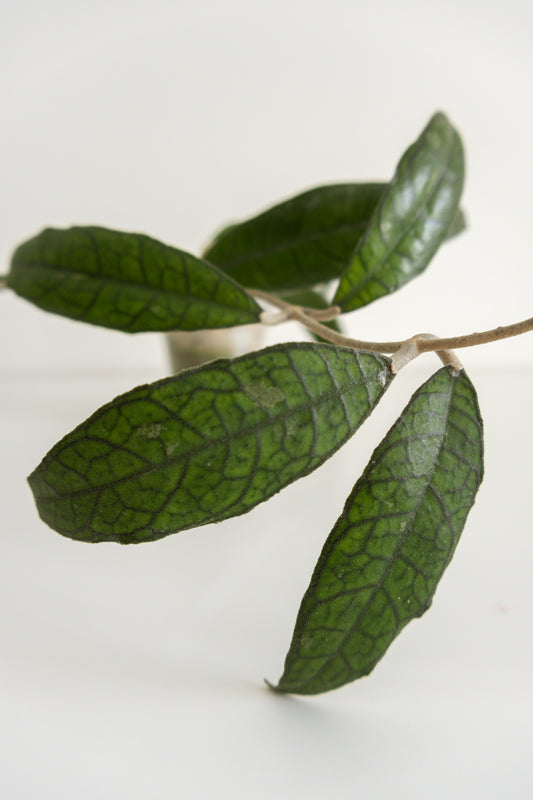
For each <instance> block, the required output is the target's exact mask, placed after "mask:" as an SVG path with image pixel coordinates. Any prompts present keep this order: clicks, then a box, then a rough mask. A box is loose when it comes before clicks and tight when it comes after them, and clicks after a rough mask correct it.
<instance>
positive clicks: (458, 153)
mask: <svg viewBox="0 0 533 800" xmlns="http://www.w3.org/2000/svg"><path fill="white" fill-rule="evenodd" d="M463 181H464V154H463V147H462V143H461V139H460V137H459V135H458V133H457V131H456V130H455V129H454V128H453V126H452V125H451V124H450V122H449V121H448V119H447V118H446V117H445V116H444V114H442V113H438V114H435V116H433V117H432V119H431V120H430V122H429V124H428V125H427V127H426V128H425V129H424V131H423V132H422V134H421V136H420V137H419V139H418V140H417V141H416V142H415V143H414V144H413V145H411V147H409V149H408V150H407V151H406V153H405V154H404V155H403V156H402V158H401V160H400V162H399V164H398V168H397V170H396V174H395V175H394V178H393V179H392V181H391V183H390V184H389V186H388V187H387V189H386V190H385V192H384V193H383V195H382V197H381V199H380V201H379V203H378V205H377V206H376V208H375V210H374V212H373V215H372V219H371V221H370V222H369V224H368V227H367V229H366V231H365V233H364V235H363V236H362V237H361V239H360V240H359V242H358V244H357V246H356V248H355V251H354V253H353V256H352V257H351V260H350V263H349V265H348V266H347V268H346V271H345V272H344V274H343V275H342V277H341V280H340V283H339V287H338V289H337V293H336V295H335V298H334V301H333V302H334V303H336V304H337V305H339V306H341V308H342V309H343V310H344V311H351V310H353V309H356V308H360V307H361V306H364V305H366V304H367V303H371V302H372V301H373V300H377V299H378V298H380V297H383V296H385V295H387V294H390V293H391V292H395V291H397V289H400V288H401V287H402V286H404V285H405V284H406V283H407V282H408V281H410V280H412V279H413V278H415V277H416V276H417V275H419V274H420V273H421V272H422V271H423V270H424V269H425V268H426V266H427V265H428V263H429V262H430V260H431V259H432V258H433V256H434V254H435V253H436V251H437V249H438V248H439V246H440V244H441V243H442V242H443V241H444V239H446V237H447V235H448V231H449V230H450V229H451V230H452V232H453V230H454V226H456V227H457V226H459V227H460V216H459V217H457V216H456V215H457V211H458V204H459V199H460V197H461V192H462V188H463Z"/></svg>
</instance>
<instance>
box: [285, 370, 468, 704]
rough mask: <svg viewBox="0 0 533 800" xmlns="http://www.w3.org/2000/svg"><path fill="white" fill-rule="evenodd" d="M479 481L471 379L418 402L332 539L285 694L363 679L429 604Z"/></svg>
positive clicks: (436, 389)
mask: <svg viewBox="0 0 533 800" xmlns="http://www.w3.org/2000/svg"><path fill="white" fill-rule="evenodd" d="M482 474H483V441H482V421H481V417H480V414H479V408H478V404H477V398H476V393H475V391H474V387H473V386H472V384H471V383H470V381H469V379H468V377H467V376H466V375H465V373H464V372H460V373H456V372H454V371H453V370H451V369H450V368H448V367H446V368H444V369H441V370H440V371H439V372H437V373H436V374H435V375H434V376H433V377H432V378H430V380H429V381H428V382H427V383H426V384H425V385H424V386H422V387H421V388H420V389H418V391H417V392H416V393H415V394H414V395H413V397H412V399H411V401H410V403H409V404H408V406H407V407H406V409H405V410H404V412H403V414H402V415H401V417H400V418H399V419H398V420H397V422H396V423H395V425H394V426H393V428H392V429H391V430H390V431H389V433H388V434H387V436H386V437H385V439H384V440H383V441H382V442H381V444H380V445H379V447H378V448H377V449H376V451H375V452H374V454H373V456H372V458H371V460H370V463H369V464H368V466H367V468H366V470H365V472H364V473H363V475H362V477H361V478H360V480H359V481H358V482H357V483H356V485H355V487H354V490H353V492H352V494H351V495H350V497H349V498H348V500H347V502H346V505H345V507H344V511H343V513H342V515H341V516H340V518H339V520H338V521H337V523H336V525H335V527H334V528H333V530H332V532H331V534H330V535H329V537H328V539H327V541H326V543H325V546H324V549H323V551H322V554H321V555H320V558H319V560H318V563H317V566H316V568H315V571H314V574H313V577H312V579H311V583H310V585H309V588H308V589H307V592H306V594H305V596H304V598H303V601H302V605H301V608H300V611H299V614H298V619H297V621H296V628H295V631H294V636H293V640H292V643H291V646H290V650H289V653H288V655H287V659H286V662H285V671H284V673H283V676H282V678H281V680H280V682H279V686H278V689H279V690H280V691H283V692H292V693H296V694H317V693H319V692H325V691H328V690H330V689H334V688H336V687H338V686H342V685H343V684H345V683H348V682H349V681H353V680H354V679H355V678H360V677H362V676H363V675H367V674H368V673H369V672H370V671H371V670H372V669H373V668H374V666H375V665H376V664H377V662H378V661H379V660H380V658H381V657H382V656H383V654H384V653H385V651H386V650H387V648H388V647H389V645H390V644H391V642H392V641H393V639H394V638H395V637H396V636H397V635H398V634H399V633H400V631H401V630H402V628H403V627H404V626H405V625H406V624H407V623H408V622H409V621H410V620H411V619H413V618H414V617H418V616H421V615H422V614H423V613H424V612H425V611H426V610H427V609H428V608H429V606H430V604H431V601H432V598H433V594H434V592H435V590H436V587H437V584H438V582H439V580H440V578H441V575H442V573H443V572H444V570H445V569H446V567H447V565H448V563H449V561H450V559H451V558H452V555H453V552H454V550H455V547H456V545H457V542H458V540H459V536H460V535H461V532H462V530H463V527H464V524H465V521H466V517H467V514H468V512H469V510H470V508H471V507H472V505H473V503H474V499H475V496H476V492H477V490H478V487H479V484H480V482H481V479H482Z"/></svg>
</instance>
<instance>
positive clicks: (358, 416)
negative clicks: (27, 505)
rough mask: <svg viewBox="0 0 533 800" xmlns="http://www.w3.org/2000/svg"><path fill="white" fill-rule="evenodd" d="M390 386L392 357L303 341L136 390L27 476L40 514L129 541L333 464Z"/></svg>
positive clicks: (240, 505) (80, 531) (210, 514)
mask: <svg viewBox="0 0 533 800" xmlns="http://www.w3.org/2000/svg"><path fill="white" fill-rule="evenodd" d="M391 380H392V373H391V371H390V359H388V358H385V357H384V356H378V355H373V354H371V353H356V352H354V351H353V350H348V349H345V348H336V347H334V346H333V345H319V344H314V343H312V342H305V343H295V344H285V345H276V346H274V347H271V348H267V349H265V350H261V351H259V352H256V353H249V354H248V355H245V356H242V357H240V358H236V359H234V360H231V359H221V360H219V361H213V362H211V363H209V364H207V365H205V366H202V367H198V368H196V369H191V370H187V371H185V372H183V373H180V374H179V375H177V376H176V377H173V378H169V379H166V380H163V381H159V382H157V383H153V384H150V385H147V386H140V387H138V388H136V389H133V390H132V391H130V392H128V393H127V394H124V395H122V396H121V397H118V398H116V399H115V400H113V401H112V402H111V403H109V404H107V405H105V406H103V407H102V408H101V409H100V410H99V411H97V412H96V413H95V414H93V415H92V416H91V417H90V418H89V419H88V420H86V421H85V422H84V423H82V424H81V425H80V426H79V427H77V428H76V429H75V430H74V431H72V432H71V433H69V434H68V435H67V436H66V437H65V438H64V439H63V440H62V441H61V442H59V443H58V444H57V445H56V446H55V447H54V448H52V450H51V451H50V452H49V453H48V455H47V456H46V457H45V458H44V460H43V461H42V463H41V464H40V465H39V467H37V469H36V470H35V472H34V473H33V474H32V475H31V476H30V477H29V482H30V486H31V489H32V491H33V494H34V496H35V500H36V503H37V507H38V510H39V514H40V516H41V518H42V519H43V520H44V522H46V523H47V524H48V525H50V526H51V527H52V528H54V529H55V530H56V531H58V532H59V533H61V534H64V535H65V536H70V537H71V538H73V539H81V540H85V541H90V542H97V541H118V542H122V543H124V544H127V543H135V542H144V541H150V540H153V539H159V538H161V537H163V536H167V535H168V534H170V533H175V532H177V531H179V530H185V529H187V528H192V527H195V526H198V525H205V524H206V523H209V522H218V521H220V520H223V519H226V518H227V517H232V516H236V515H238V514H243V513H245V512H246V511H249V510H250V509H251V508H253V507H254V506H256V505H257V504H258V503H261V502H262V501H263V500H266V499H268V498H269V497H271V496H272V495H273V494H275V493H276V492H278V491H279V490H280V489H282V488H283V487H284V486H287V484H289V483H291V482H292V481H294V480H296V479H297V478H301V477H303V476H304V475H307V474H308V473H310V472H311V471H312V470H314V469H315V468H316V467H318V466H320V464H322V463H323V462H324V461H325V460H326V459H327V458H329V456H331V455H332V454H333V453H334V452H335V451H336V450H337V449H338V448H339V447H340V446H341V445H342V444H344V442H346V441H347V439H348V438H349V437H350V436H351V435H352V434H353V433H354V431H355V430H356V429H357V428H358V427H359V425H361V423H362V422H363V421H364V420H365V418H366V417H367V416H368V414H370V412H371V411H372V409H373V408H374V406H375V405H376V403H377V402H378V401H379V399H380V397H381V396H382V394H383V392H384V391H385V389H386V388H387V386H388V385H389V383H390V381H391Z"/></svg>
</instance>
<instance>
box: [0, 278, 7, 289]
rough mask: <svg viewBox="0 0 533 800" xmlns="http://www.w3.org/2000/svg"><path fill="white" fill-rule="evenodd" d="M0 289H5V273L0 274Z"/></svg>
mask: <svg viewBox="0 0 533 800" xmlns="http://www.w3.org/2000/svg"><path fill="white" fill-rule="evenodd" d="M0 289H7V275H0Z"/></svg>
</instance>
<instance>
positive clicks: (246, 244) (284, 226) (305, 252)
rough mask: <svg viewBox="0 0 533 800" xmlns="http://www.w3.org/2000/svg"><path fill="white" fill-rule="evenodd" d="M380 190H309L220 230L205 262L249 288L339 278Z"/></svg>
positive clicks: (373, 186) (369, 186) (361, 186)
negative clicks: (209, 262) (210, 263)
mask: <svg viewBox="0 0 533 800" xmlns="http://www.w3.org/2000/svg"><path fill="white" fill-rule="evenodd" d="M384 189H385V184H383V183H349V184H343V185H337V186H320V187H318V188H315V189H311V190H310V191H307V192H304V193H303V194H299V195H297V196H296V197H293V198H291V199H290V200H287V201H285V202H284V203H280V204H279V205H276V206H274V207H273V208H270V209H268V210H267V211H264V212H263V213H262V214H259V216H257V217H253V218H252V219H249V220H247V221H245V222H242V223H240V224H235V225H231V226H229V227H228V228H225V229H224V230H223V231H222V232H221V233H219V234H218V236H217V237H216V238H215V240H214V241H213V243H212V244H211V245H210V246H209V247H208V249H207V250H206V251H205V253H204V257H205V258H206V259H208V260H209V261H211V262H212V263H213V264H217V266H219V267H220V268H221V269H223V270H224V272H226V273H227V274H228V275H231V276H232V277H233V278H235V280H237V281H239V282H240V283H242V284H243V285H244V286H249V287H251V288H254V289H266V290H270V291H278V290H284V289H295V288H302V287H307V286H313V285H315V284H317V283H322V282H325V281H330V280H332V279H333V278H338V277H339V275H340V274H341V273H342V271H343V270H344V268H345V267H346V264H347V263H348V260H349V258H350V256H351V254H352V252H353V249H354V247H355V245H356V243H357V242H358V240H359V238H360V237H361V235H362V234H363V233H364V231H365V228H366V226H367V224H368V221H369V220H370V218H371V216H372V212H373V211H374V209H375V207H376V204H377V202H378V200H379V199H380V197H381V196H382V194H383V191H384Z"/></svg>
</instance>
